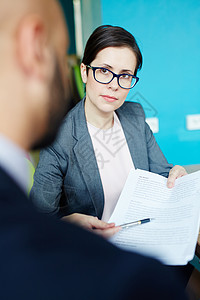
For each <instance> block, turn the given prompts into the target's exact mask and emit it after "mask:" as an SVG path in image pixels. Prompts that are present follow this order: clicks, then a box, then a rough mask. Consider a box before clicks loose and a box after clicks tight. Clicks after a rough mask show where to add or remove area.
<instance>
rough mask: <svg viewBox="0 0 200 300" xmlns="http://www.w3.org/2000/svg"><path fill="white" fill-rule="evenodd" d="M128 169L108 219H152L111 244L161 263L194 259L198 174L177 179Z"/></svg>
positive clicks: (199, 192)
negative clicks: (171, 183)
mask: <svg viewBox="0 0 200 300" xmlns="http://www.w3.org/2000/svg"><path fill="white" fill-rule="evenodd" d="M166 184H167V179H166V178H165V177H162V176H160V175H157V174H154V173H150V172H147V171H142V170H139V169H137V170H131V171H130V174H129V176H128V178H127V181H126V184H125V186H124V189H123V191H122V193H121V196H120V198H119V200H118V203H117V205H116V208H115V210H114V212H113V214H112V216H111V218H110V220H109V222H115V223H116V225H121V224H124V223H128V222H132V221H136V220H140V219H145V218H155V220H152V221H151V222H149V223H146V224H142V225H137V226H134V227H130V228H124V229H122V230H121V231H120V232H119V233H117V234H116V235H115V236H114V237H112V238H111V239H110V241H111V242H112V243H114V244H116V245H117V246H119V247H122V248H125V249H127V250H132V251H136V252H139V253H141V254H144V255H149V256H152V257H154V258H157V259H158V260H160V261H161V262H162V263H164V264H168V265H184V264H187V262H188V261H190V260H192V258H193V257H194V252H195V247H196V242H197V237H198V231H199V222H200V171H198V172H195V173H192V174H189V175H186V176H183V177H181V178H179V179H177V180H176V183H175V187H174V188H172V189H168V188H167V186H166Z"/></svg>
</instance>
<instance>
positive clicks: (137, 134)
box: [30, 100, 172, 219]
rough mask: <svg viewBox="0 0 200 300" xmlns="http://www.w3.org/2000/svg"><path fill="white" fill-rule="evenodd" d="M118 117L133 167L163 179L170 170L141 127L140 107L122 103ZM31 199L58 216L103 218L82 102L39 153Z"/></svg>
mask: <svg viewBox="0 0 200 300" xmlns="http://www.w3.org/2000/svg"><path fill="white" fill-rule="evenodd" d="M116 113H117V115H118V118H119V120H120V122H121V125H122V127H123V130H124V134H125V137H126V141H127V144H128V147H129V150H130V154H131V157H132V160H133V163H134V166H135V168H139V169H143V170H147V171H150V172H153V173H157V174H160V175H163V176H166V177H167V176H168V173H169V171H170V168H171V167H172V165H170V164H168V163H167V161H166V159H165V157H164V155H163V153H162V151H161V150H160V148H159V146H158V144H157V143H156V140H155V138H154V136H153V133H152V131H151V130H150V128H149V126H148V124H147V123H146V122H145V115H144V111H143V109H142V107H141V105H140V104H139V103H134V102H125V103H124V104H123V105H122V106H121V107H120V108H119V109H117V110H116ZM97 138H98V137H97ZM107 150H108V151H109V148H108V149H107ZM30 196H31V199H32V201H33V202H34V203H35V204H36V205H37V206H38V207H39V208H40V210H41V211H42V212H46V213H54V214H55V213H58V214H59V213H60V214H61V216H62V215H68V214H72V213H75V212H77V213H83V214H87V215H93V216H97V217H98V218H99V219H101V217H102V213H103V208H104V194H103V187H102V183H101V178H100V174H99V169H98V165H97V161H96V158H95V153H94V149H93V145H92V141H91V138H90V134H89V132H88V129H87V123H86V118H85V112H84V100H82V101H81V102H79V103H78V104H77V105H76V106H75V107H74V108H73V109H72V110H71V111H70V112H69V113H68V115H67V117H66V118H65V120H64V122H63V124H62V127H61V129H60V132H59V135H58V137H57V139H56V141H55V142H54V143H53V145H51V146H50V147H48V148H46V149H45V150H43V151H41V153H40V161H39V164H38V166H37V168H36V172H35V175H34V185H33V188H32V190H31V194H30ZM60 208H61V209H60ZM59 210H60V211H59Z"/></svg>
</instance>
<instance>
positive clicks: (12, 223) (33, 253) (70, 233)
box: [0, 168, 185, 300]
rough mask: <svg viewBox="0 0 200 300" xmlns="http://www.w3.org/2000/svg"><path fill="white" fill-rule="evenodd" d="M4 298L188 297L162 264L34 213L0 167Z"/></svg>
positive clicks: (1, 295)
mask: <svg viewBox="0 0 200 300" xmlns="http://www.w3.org/2000/svg"><path fill="white" fill-rule="evenodd" d="M0 299H2V300H46V299H47V300H62V299H65V300H66V299H72V300H76V299H77V300H80V299H86V300H90V299H92V300H94V299H95V300H98V299H99V300H100V299H101V300H102V299H104V300H107V299H108V300H112V299H118V300H119V299H125V300H127V299H159V300H161V299H162V300H164V299H166V300H169V299H170V300H172V299H185V295H184V293H183V289H182V286H181V285H180V284H179V282H178V281H177V279H176V278H175V277H174V274H173V273H172V272H170V270H168V269H166V268H165V267H164V266H162V265H161V264H160V263H158V262H157V261H155V260H153V259H148V258H145V257H142V256H140V255H137V254H132V253H128V252H125V251H122V250H119V249H118V248H116V247H114V246H113V245H111V244H110V243H108V242H107V241H105V240H104V239H102V238H100V237H98V236H96V235H94V234H92V233H90V232H87V231H84V230H83V229H81V228H79V227H76V226H74V225H71V224H68V223H64V222H62V221H58V220H54V218H53V217H51V218H49V217H48V216H45V215H40V214H39V213H38V212H37V211H35V209H34V207H33V206H32V204H31V203H30V202H29V200H28V198H27V197H26V196H25V194H24V193H23V192H22V191H21V190H20V188H19V187H18V186H17V185H16V184H15V183H14V182H13V181H12V179H11V178H10V177H9V176H8V175H7V174H6V173H5V172H4V171H3V170H2V169H1V168H0Z"/></svg>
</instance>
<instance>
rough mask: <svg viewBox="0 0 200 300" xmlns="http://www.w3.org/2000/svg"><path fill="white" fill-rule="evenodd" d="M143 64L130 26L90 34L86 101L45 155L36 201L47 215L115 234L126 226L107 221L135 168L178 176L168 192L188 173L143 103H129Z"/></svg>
mask: <svg viewBox="0 0 200 300" xmlns="http://www.w3.org/2000/svg"><path fill="white" fill-rule="evenodd" d="M141 66H142V55H141V52H140V50H139V47H138V45H137V43H136V41H135V38H134V37H133V36H132V35H131V34H130V33H129V32H127V31H126V30H125V29H123V28H121V27H117V26H100V27H98V28H97V29H96V30H95V31H94V32H93V34H92V35H91V36H90V38H89V40H88V42H87V45H86V48H85V52H84V56H83V60H82V64H81V76H82V80H83V82H84V83H85V85H86V97H85V98H84V99H83V100H82V101H80V102H79V103H78V104H77V105H76V106H75V107H74V108H73V109H72V110H71V111H70V112H69V113H68V115H67V117H66V118H65V120H64V122H63V124H62V127H61V130H60V132H59V136H58V137H57V139H56V141H55V142H54V144H53V145H52V146H51V147H48V148H47V149H45V150H43V151H41V154H40V161H39V164H38V166H37V169H36V172H35V176H34V179H35V180H34V185H33V188H32V191H31V199H32V201H33V202H35V203H36V205H37V206H39V208H40V210H41V211H43V212H46V213H51V214H57V215H59V216H60V217H63V216H66V217H64V219H67V220H68V221H72V222H76V223H78V224H80V225H82V226H84V227H86V228H96V229H98V232H101V233H102V234H103V235H105V236H109V235H112V234H113V233H115V232H117V231H118V230H119V229H120V228H119V227H115V226H114V224H108V223H106V222H107V221H108V220H109V218H110V216H111V214H112V212H113V210H114V207H115V205H116V203H117V200H118V198H119V195H120V193H121V191H122V189H123V186H124V183H125V181H126V178H127V176H128V173H129V171H130V169H131V168H139V169H143V170H148V171H151V172H154V173H157V174H160V175H163V176H165V177H168V175H169V172H170V176H169V178H168V187H172V186H173V184H174V181H175V179H176V178H178V177H180V176H183V175H184V174H186V172H185V170H184V168H182V167H180V166H175V167H174V168H172V166H171V165H170V164H168V163H167V161H166V159H165V157H164V155H163V153H162V152H161V150H160V148H159V146H158V145H157V143H156V141H155V138H154V136H153V134H152V131H151V130H150V128H149V126H148V125H147V123H146V122H145V115H144V111H143V109H142V107H141V105H140V104H138V103H133V102H125V99H126V97H127V95H128V92H129V90H130V89H132V88H134V86H135V85H136V83H137V82H138V80H139V78H138V77H137V76H136V75H137V71H138V70H139V69H140V68H141ZM171 168H172V169H171ZM170 170H171V171H170Z"/></svg>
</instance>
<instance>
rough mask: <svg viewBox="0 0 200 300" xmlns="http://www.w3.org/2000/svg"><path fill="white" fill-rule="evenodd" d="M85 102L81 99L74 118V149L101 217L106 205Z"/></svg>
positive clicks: (98, 214) (97, 212)
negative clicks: (87, 120)
mask: <svg viewBox="0 0 200 300" xmlns="http://www.w3.org/2000/svg"><path fill="white" fill-rule="evenodd" d="M84 102H85V101H84V100H82V101H81V103H80V105H79V107H78V109H77V111H76V113H75V114H74V116H73V117H74V119H73V120H72V122H73V137H74V138H75V139H76V144H75V146H74V149H73V150H74V154H75V156H76V159H77V161H78V164H79V166H80V170H81V172H82V175H83V178H84V181H85V184H86V186H87V189H88V192H89V194H90V197H91V199H92V202H93V205H94V207H95V210H96V215H97V216H98V218H101V216H102V213H103V207H104V193H103V187H102V183H101V178H100V174H99V170H98V165H97V162H96V158H95V153H94V149H93V145H92V141H91V138H90V135H89V132H88V129H87V123H86V118H85V112H84Z"/></svg>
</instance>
